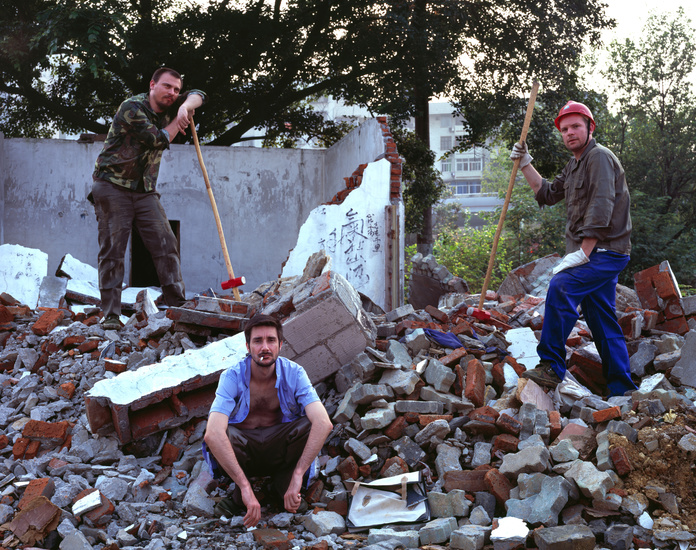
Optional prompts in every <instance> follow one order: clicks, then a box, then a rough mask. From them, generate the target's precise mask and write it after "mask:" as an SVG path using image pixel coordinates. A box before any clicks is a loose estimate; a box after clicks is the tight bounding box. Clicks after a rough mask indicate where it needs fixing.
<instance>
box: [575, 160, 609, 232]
mask: <svg viewBox="0 0 696 550" xmlns="http://www.w3.org/2000/svg"><path fill="white" fill-rule="evenodd" d="M585 177H586V180H585V181H586V182H587V184H588V195H587V208H586V209H585V215H584V217H583V222H582V225H581V227H580V228H579V230H578V236H579V237H580V238H583V239H597V240H599V241H601V240H604V239H605V238H606V237H607V235H608V233H609V230H610V226H611V219H612V213H613V211H614V200H615V198H616V174H615V172H614V165H613V162H612V159H611V157H610V156H609V155H607V154H604V153H603V152H602V151H600V150H597V152H596V153H594V154H592V155H591V156H590V158H588V159H587V170H586V173H585Z"/></svg>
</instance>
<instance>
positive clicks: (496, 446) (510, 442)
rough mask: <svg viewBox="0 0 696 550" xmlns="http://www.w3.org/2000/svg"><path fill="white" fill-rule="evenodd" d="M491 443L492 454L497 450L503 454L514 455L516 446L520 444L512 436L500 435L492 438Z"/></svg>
mask: <svg viewBox="0 0 696 550" xmlns="http://www.w3.org/2000/svg"><path fill="white" fill-rule="evenodd" d="M492 443H493V453H495V452H496V451H498V450H500V451H503V452H504V453H515V452H517V446H518V445H519V444H520V440H519V439H517V438H516V437H515V436H514V435H512V434H500V435H496V436H495V437H494V438H493V441H492Z"/></svg>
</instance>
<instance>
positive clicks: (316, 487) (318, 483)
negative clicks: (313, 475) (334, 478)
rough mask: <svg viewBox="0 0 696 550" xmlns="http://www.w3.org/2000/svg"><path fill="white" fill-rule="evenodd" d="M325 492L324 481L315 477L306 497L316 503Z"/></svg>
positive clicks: (308, 500)
mask: <svg viewBox="0 0 696 550" xmlns="http://www.w3.org/2000/svg"><path fill="white" fill-rule="evenodd" d="M323 492H324V482H323V481H322V480H321V479H315V480H314V481H313V482H312V484H311V485H310V486H309V487H308V488H307V492H306V493H305V499H306V500H307V502H308V503H309V504H314V503H315V502H319V501H320V500H321V495H322V493H323Z"/></svg>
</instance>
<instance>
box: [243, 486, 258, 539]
mask: <svg viewBox="0 0 696 550" xmlns="http://www.w3.org/2000/svg"><path fill="white" fill-rule="evenodd" d="M241 492H242V502H244V506H246V509H247V512H246V515H245V516H244V527H246V528H247V529H249V528H250V527H256V526H257V525H258V523H259V521H261V505H260V504H259V500H258V499H257V498H256V495H255V494H254V490H253V489H252V488H251V486H247V487H246V488H244V489H241Z"/></svg>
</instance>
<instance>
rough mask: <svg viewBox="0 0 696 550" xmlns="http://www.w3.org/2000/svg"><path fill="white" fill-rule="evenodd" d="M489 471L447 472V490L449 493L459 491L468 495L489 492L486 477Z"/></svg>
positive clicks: (445, 476) (445, 477)
mask: <svg viewBox="0 0 696 550" xmlns="http://www.w3.org/2000/svg"><path fill="white" fill-rule="evenodd" d="M487 471H488V470H487V469H485V470H463V471H448V472H445V475H444V476H443V477H444V480H445V490H446V491H447V492H450V491H453V490H455V489H459V490H461V491H466V492H467V493H476V492H479V491H487V490H488V487H487V486H486V482H485V479H484V478H485V477H486V472H487Z"/></svg>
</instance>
